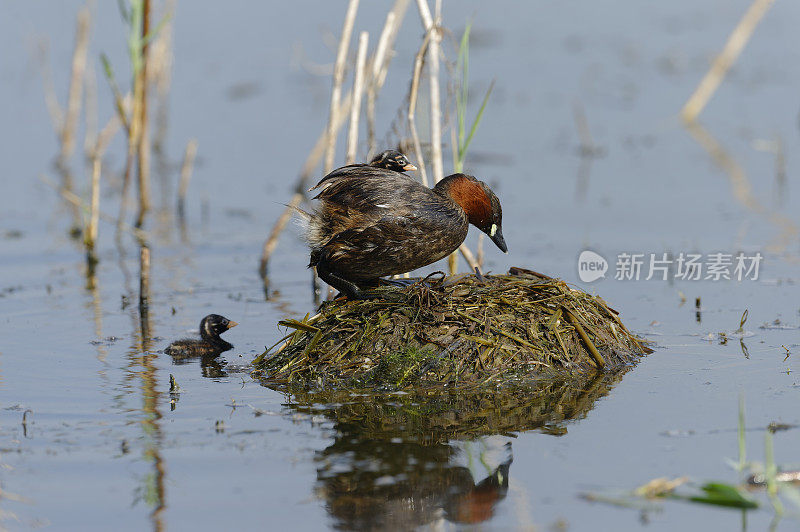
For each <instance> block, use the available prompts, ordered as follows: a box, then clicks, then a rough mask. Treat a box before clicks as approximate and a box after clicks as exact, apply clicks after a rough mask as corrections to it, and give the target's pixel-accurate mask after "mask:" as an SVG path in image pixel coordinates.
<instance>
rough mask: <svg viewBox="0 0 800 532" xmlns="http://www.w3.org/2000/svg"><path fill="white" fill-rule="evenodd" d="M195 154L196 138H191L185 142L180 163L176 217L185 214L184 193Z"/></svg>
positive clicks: (187, 187) (183, 216)
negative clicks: (184, 149)
mask: <svg viewBox="0 0 800 532" xmlns="http://www.w3.org/2000/svg"><path fill="white" fill-rule="evenodd" d="M196 155H197V139H191V140H190V141H189V142H188V143H187V144H186V151H185V152H184V154H183V164H182V165H181V179H180V183H179V184H178V205H177V209H178V218H180V219H181V220H183V219H185V216H186V193H187V192H188V191H189V181H190V180H191V179H192V168H193V167H194V158H195V156H196Z"/></svg>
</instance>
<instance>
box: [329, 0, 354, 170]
mask: <svg viewBox="0 0 800 532" xmlns="http://www.w3.org/2000/svg"><path fill="white" fill-rule="evenodd" d="M358 2H359V0H350V3H349V4H348V6H347V13H346V14H345V18H344V25H343V26H342V36H341V39H339V50H338V51H337V53H336V63H335V64H334V67H333V88H332V90H331V108H330V114H329V115H328V139H327V140H328V146H327V149H326V152H325V173H326V174H327V173H328V172H330V171H331V170H333V161H334V158H335V155H336V136H337V135H336V134H335V133H334V129H336V128H335V127H334V124H335V123H336V120H337V118H338V114H339V113H340V109H339V100H340V98H341V95H342V83H343V82H344V71H345V67H346V63H347V51H348V50H349V49H350V36H351V35H352V34H353V25H354V24H355V20H356V12H357V11H358Z"/></svg>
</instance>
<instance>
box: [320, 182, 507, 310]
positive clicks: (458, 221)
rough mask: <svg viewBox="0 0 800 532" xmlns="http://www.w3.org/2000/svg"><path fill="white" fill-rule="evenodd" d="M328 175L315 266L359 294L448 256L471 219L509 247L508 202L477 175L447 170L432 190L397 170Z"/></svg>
mask: <svg viewBox="0 0 800 532" xmlns="http://www.w3.org/2000/svg"><path fill="white" fill-rule="evenodd" d="M323 181H327V183H326V185H327V186H326V187H325V188H324V189H323V190H322V192H320V193H319V194H318V195H317V196H316V197H315V198H314V199H318V200H320V202H321V205H320V207H319V208H318V209H317V210H316V211H315V212H314V214H312V215H310V221H309V225H308V233H307V237H308V241H309V245H310V247H311V262H310V264H309V267H312V266H315V267H316V268H317V274H318V275H319V276H320V278H321V279H322V280H323V281H325V282H326V283H328V284H329V285H331V286H333V287H335V288H337V289H339V290H340V291H341V292H342V293H343V294H345V295H347V296H348V297H349V298H351V299H369V298H373V297H379V296H376V295H371V294H368V293H365V292H363V291H362V290H361V288H363V287H371V286H375V285H377V284H378V282H379V278H380V277H383V276H386V275H394V274H399V273H405V272H409V271H411V270H415V269H417V268H420V267H422V266H425V265H427V264H431V263H432V262H436V261H437V260H439V259H441V258H444V257H446V256H447V255H449V254H450V253H452V252H453V251H455V250H456V249H458V246H459V245H461V243H462V242H464V239H465V238H466V236H467V228H468V227H469V224H472V225H474V226H475V227H477V228H478V229H480V230H481V231H483V232H484V233H486V234H487V235H489V237H490V238H491V239H492V241H493V242H494V243H495V244H496V245H497V247H498V248H500V250H502V251H503V252H507V251H508V250H507V247H506V242H505V240H504V239H503V229H502V217H503V214H502V209H501V208H500V201H499V200H498V199H497V196H495V194H494V192H492V190H491V189H490V188H489V187H488V186H487V185H486V184H485V183H483V182H481V181H478V180H477V179H475V178H474V177H472V176H470V175H466V174H453V175H450V176H447V177H445V178H444V179H442V180H441V181H440V182H439V183H437V184H436V186H435V187H433V188H432V189H431V188H428V187H426V186H424V185H422V184H421V183H419V182H417V181H415V180H414V179H412V178H410V177H408V176H407V175H405V174H401V173H398V172H394V171H392V170H386V169H382V168H377V167H371V166H354V167H351V168H348V169H347V171H346V172H342V175H338V176H332V175H331V174H329V175H328V176H326V177H325V178H323Z"/></svg>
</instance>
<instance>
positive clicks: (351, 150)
mask: <svg viewBox="0 0 800 532" xmlns="http://www.w3.org/2000/svg"><path fill="white" fill-rule="evenodd" d="M367 46H369V33H368V32H366V31H362V32H361V34H360V35H359V36H358V52H357V54H356V71H355V75H354V79H353V105H351V106H350V129H349V130H348V132H347V152H346V155H345V164H353V163H354V162H356V151H357V150H358V122H359V116H360V113H361V97H362V96H363V94H364V77H365V74H366V65H367Z"/></svg>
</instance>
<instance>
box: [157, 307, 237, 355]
mask: <svg viewBox="0 0 800 532" xmlns="http://www.w3.org/2000/svg"><path fill="white" fill-rule="evenodd" d="M237 325H238V323H236V322H235V321H231V320H229V319H228V318H225V317H224V316H220V315H219V314H209V315H208V316H206V317H205V318H203V320H202V321H201V322H200V339H199V340H197V339H195V338H184V339H182V340H176V341H174V342H172V343H171V344H169V346H167V348H166V349H164V353H166V354H168V355H170V356H171V357H173V358H174V359H183V358H190V357H198V356H202V357H206V356H211V355H213V356H217V355H218V354H220V353H222V352H224V351H227V350H229V349H232V348H233V345H232V344H230V343H228V342H226V341H225V340H223V339H222V338H220V337H219V335H220V334H222V333H224V332H225V331H227V330H228V329H230V328H231V327H236V326H237Z"/></svg>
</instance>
